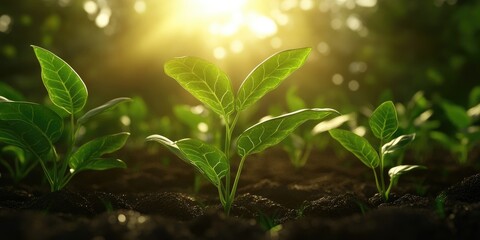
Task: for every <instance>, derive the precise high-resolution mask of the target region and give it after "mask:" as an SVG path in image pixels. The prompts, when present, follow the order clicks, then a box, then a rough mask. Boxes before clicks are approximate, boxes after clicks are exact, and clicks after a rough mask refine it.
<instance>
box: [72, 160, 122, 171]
mask: <svg viewBox="0 0 480 240" xmlns="http://www.w3.org/2000/svg"><path fill="white" fill-rule="evenodd" d="M112 168H127V164H125V162H123V161H122V160H120V159H116V158H93V159H90V160H89V161H88V162H86V163H85V165H83V166H82V168H81V170H82V171H83V170H96V171H102V170H107V169H112Z"/></svg>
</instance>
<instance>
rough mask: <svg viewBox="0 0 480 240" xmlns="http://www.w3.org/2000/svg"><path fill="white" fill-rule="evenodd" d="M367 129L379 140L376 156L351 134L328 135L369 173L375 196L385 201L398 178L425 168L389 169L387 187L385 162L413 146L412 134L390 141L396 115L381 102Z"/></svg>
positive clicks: (338, 131) (339, 131) (390, 106)
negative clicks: (371, 176) (372, 181)
mask: <svg viewBox="0 0 480 240" xmlns="http://www.w3.org/2000/svg"><path fill="white" fill-rule="evenodd" d="M369 125H370V128H371V130H372V132H373V135H375V137H376V138H378V139H379V140H380V145H379V150H378V152H377V151H375V149H374V148H373V147H372V145H371V144H370V143H369V142H368V140H367V139H365V138H363V137H360V136H358V135H356V134H355V133H352V132H350V131H346V130H342V129H332V130H330V131H329V133H330V135H331V136H332V137H333V138H334V139H335V140H337V141H338V142H340V144H341V145H342V146H343V147H345V148H346V149H347V150H348V151H350V152H351V153H353V154H354V155H355V156H356V157H357V158H358V159H360V161H362V163H363V164H365V165H366V166H367V167H369V168H371V169H372V171H373V175H374V177H375V183H376V186H377V190H378V193H379V194H380V195H381V196H382V198H383V199H384V200H385V201H387V200H388V196H389V195H390V191H391V189H392V187H393V185H394V184H395V182H396V181H397V180H398V178H399V177H400V175H402V174H404V173H406V172H409V171H411V170H413V169H418V168H425V167H423V166H420V165H399V166H395V167H393V168H390V170H389V171H388V175H389V176H390V184H388V186H387V185H386V183H385V177H384V167H385V162H386V160H387V158H388V157H389V156H390V155H391V154H392V153H395V152H397V151H399V150H400V149H403V148H404V147H405V146H406V145H407V144H409V143H410V142H412V141H413V140H414V138H415V134H408V135H401V136H399V137H396V138H394V139H393V140H390V138H391V137H392V135H393V134H394V133H395V132H396V131H397V128H398V119H397V112H396V110H395V106H394V105H393V102H391V101H387V102H384V103H382V104H381V105H380V106H379V107H378V108H377V109H375V111H374V112H373V113H372V116H371V117H370V119H369ZM389 140H390V141H389Z"/></svg>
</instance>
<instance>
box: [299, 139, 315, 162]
mask: <svg viewBox="0 0 480 240" xmlns="http://www.w3.org/2000/svg"><path fill="white" fill-rule="evenodd" d="M312 148H313V144H312V143H311V142H308V143H307V146H306V147H305V152H304V153H303V155H302V158H301V159H300V164H299V167H303V166H305V164H306V163H307V161H308V158H309V157H310V153H311V152H312Z"/></svg>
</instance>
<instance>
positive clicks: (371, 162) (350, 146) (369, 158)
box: [328, 129, 380, 168]
mask: <svg viewBox="0 0 480 240" xmlns="http://www.w3.org/2000/svg"><path fill="white" fill-rule="evenodd" d="M328 132H329V133H330V135H331V136H332V137H333V138H334V139H335V140H337V141H338V142H339V143H340V144H342V146H343V147H345V148H346V149H347V150H348V151H350V152H351V153H353V154H354V155H355V156H356V157H357V158H358V159H360V161H362V162H363V164H365V165H366V166H367V167H370V168H375V167H377V166H378V165H379V163H380V158H379V157H378V153H377V152H376V151H375V149H373V147H372V145H370V143H369V142H368V141H367V140H366V139H365V138H363V137H360V136H358V135H356V134H355V133H352V132H349V131H346V130H343V129H332V130H330V131H328Z"/></svg>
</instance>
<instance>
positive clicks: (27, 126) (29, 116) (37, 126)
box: [0, 102, 63, 156]
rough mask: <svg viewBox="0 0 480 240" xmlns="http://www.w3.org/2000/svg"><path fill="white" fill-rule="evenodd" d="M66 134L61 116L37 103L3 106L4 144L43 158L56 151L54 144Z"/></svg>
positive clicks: (1, 132) (0, 108) (0, 133)
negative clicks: (63, 133)
mask: <svg viewBox="0 0 480 240" xmlns="http://www.w3.org/2000/svg"><path fill="white" fill-rule="evenodd" d="M62 131H63V120H62V118H61V117H60V116H58V114H56V113H55V112H54V111H52V110H50V109H49V108H47V107H44V106H42V105H39V104H35V103H28V102H1V103H0V142H5V143H7V144H11V145H14V146H17V147H20V148H23V149H24V150H28V151H29V152H31V153H32V154H36V155H37V156H42V155H45V154H49V153H51V152H52V151H54V150H55V149H54V146H53V144H54V143H55V142H56V141H57V140H58V139H59V138H60V136H61V135H62Z"/></svg>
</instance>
